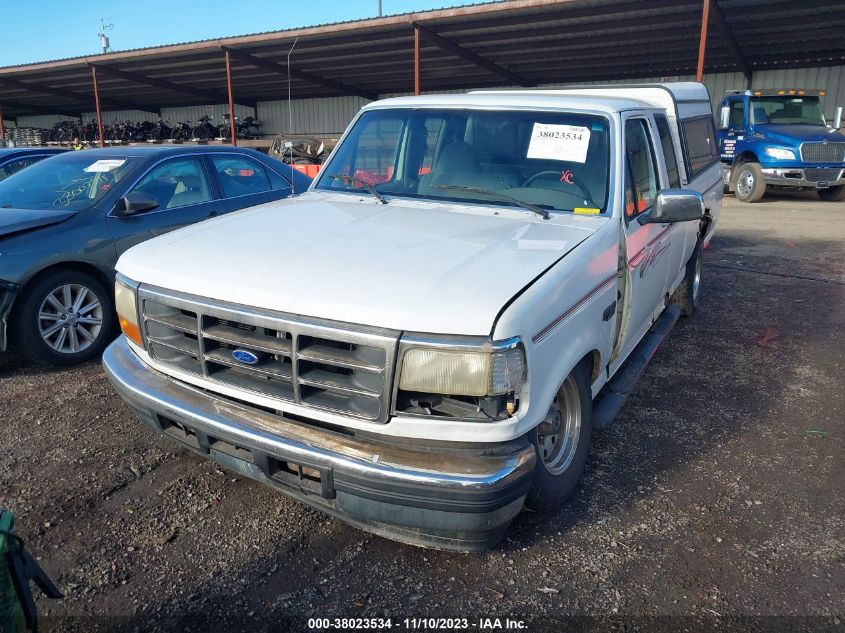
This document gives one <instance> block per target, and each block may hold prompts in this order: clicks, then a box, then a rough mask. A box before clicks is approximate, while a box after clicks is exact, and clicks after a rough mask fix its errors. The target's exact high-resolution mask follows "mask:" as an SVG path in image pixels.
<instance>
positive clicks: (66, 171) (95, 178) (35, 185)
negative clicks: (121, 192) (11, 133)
mask: <svg viewBox="0 0 845 633" xmlns="http://www.w3.org/2000/svg"><path fill="white" fill-rule="evenodd" d="M132 164H134V163H133V161H132V159H131V158H123V157H116V156H109V157H108V158H98V155H97V153H96V151H82V152H74V153H72V154H62V155H61V156H55V157H53V158H48V159H45V160H42V161H40V162H38V163H36V164H35V165H32V166H31V167H28V168H27V169H24V170H22V171H20V172H18V173H16V174H14V175H12V176H10V177H9V178H6V179H5V180H3V181H2V182H0V211H1V210H2V208H10V207H11V208H17V209H70V210H73V211H81V210H83V209H87V208H89V207H92V206H94V205H95V204H97V202H98V201H99V200H100V199H101V198H102V197H103V196H105V195H106V194H107V193H108V192H109V191H111V189H112V188H113V187H114V186H115V185H117V183H118V182H120V180H121V179H122V178H123V177H124V176H125V175H126V174H127V173H128V172H129V171H130V170H131V165H132Z"/></svg>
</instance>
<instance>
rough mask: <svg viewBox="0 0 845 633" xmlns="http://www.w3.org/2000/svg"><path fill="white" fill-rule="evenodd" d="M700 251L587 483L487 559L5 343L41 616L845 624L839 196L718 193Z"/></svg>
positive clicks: (4, 471)
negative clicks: (185, 439) (222, 449)
mask: <svg viewBox="0 0 845 633" xmlns="http://www.w3.org/2000/svg"><path fill="white" fill-rule="evenodd" d="M705 262H706V265H705V269H704V270H705V274H704V279H705V284H706V285H705V291H704V292H705V297H704V300H703V309H702V311H701V312H700V313H699V314H698V315H697V316H696V317H695V318H693V319H691V320H689V321H686V322H683V321H682V322H681V323H680V324H679V325H678V327H677V328H676V330H675V331H674V332H673V333H672V336H671V337H670V339H669V341H668V342H667V344H666V345H665V346H664V347H663V348H662V349H661V350H660V352H659V353H658V355H657V357H656V358H655V360H654V362H653V364H652V366H651V367H650V368H649V370H648V371H647V373H646V376H645V379H644V381H643V382H642V383H641V385H640V386H639V388H638V390H637V391H636V393H635V394H634V396H632V398H631V399H630V401H629V403H628V404H627V405H626V407H625V408H624V410H623V412H622V414H621V415H620V417H619V419H618V420H617V423H616V425H615V426H614V427H613V428H612V429H611V430H610V431H607V432H605V433H602V434H601V435H598V436H597V437H596V436H594V443H593V447H592V455H591V458H590V460H589V463H588V467H587V468H588V470H587V476H586V478H585V479H584V481H583V485H582V486H581V489H580V491H579V492H578V494H577V495H576V497H575V499H574V501H573V502H572V503H570V504H569V505H568V506H566V507H565V508H563V509H562V510H560V511H559V512H557V513H556V514H554V515H552V516H545V517H541V516H538V515H531V514H527V513H523V514H522V515H521V516H520V517H519V518H518V520H517V521H516V522H515V524H514V525H513V526H512V529H511V531H510V533H509V538H508V539H507V540H506V541H505V542H504V543H503V544H502V545H500V546H499V547H498V548H497V549H495V550H494V551H491V552H489V553H486V554H483V555H458V554H453V553H444V552H438V551H431V550H423V549H416V548H412V547H408V546H404V545H399V544H397V543H393V542H391V541H387V540H384V539H382V538H379V537H375V536H371V535H369V534H366V533H364V532H361V531H359V530H357V529H354V528H351V527H348V526H347V525H345V524H343V523H342V522H340V521H337V520H334V519H329V518H327V517H326V516H324V515H322V514H320V513H318V512H315V511H312V510H310V509H307V508H305V507H304V506H302V505H300V504H299V503H296V502H294V501H291V500H289V499H287V498H285V497H284V496H282V495H280V494H279V493H277V492H274V491H273V490H270V489H267V488H264V487H262V486H261V485H259V484H257V483H254V482H252V481H250V480H246V479H243V478H241V477H238V476H236V475H234V474H233V473H231V472H223V471H221V470H219V469H218V468H217V467H216V466H214V465H213V464H211V463H210V462H207V461H203V460H201V459H199V458H197V457H194V456H192V455H191V454H189V453H187V452H184V451H182V450H180V449H178V448H176V447H175V446H173V445H172V444H169V443H166V442H164V441H162V440H159V439H157V438H156V437H154V436H153V435H152V434H151V433H150V432H148V430H147V429H146V427H142V425H141V424H139V423H138V422H136V420H135V419H134V417H133V416H132V415H131V414H130V413H129V411H128V410H127V408H126V407H125V406H124V405H123V404H122V402H121V401H120V400H119V399H118V397H117V396H116V395H115V394H114V393H113V392H112V390H111V388H110V386H109V384H108V383H107V382H106V380H105V378H104V376H103V372H102V370H101V369H100V367H99V365H98V364H89V365H87V366H84V367H79V368H75V369H71V370H61V371H57V370H48V369H42V368H38V367H34V366H31V365H29V364H26V363H25V362H23V361H22V360H20V359H18V358H17V357H14V356H11V355H5V356H0V393H2V402H0V420H2V433H3V443H4V448H3V455H2V459H0V505H2V506H6V507H9V508H11V509H12V510H13V511H14V512H15V513H16V514H17V516H18V523H19V529H20V532H21V534H22V535H23V536H24V537H25V538H26V540H27V541H28V543H29V546H30V548H31V551H32V552H33V553H34V554H36V555H37V556H38V558H39V560H40V561H41V564H42V565H43V566H44V568H45V569H46V570H48V572H49V573H50V574H51V575H52V577H53V578H54V579H55V580H56V581H57V582H58V584H59V585H60V586H61V587H62V588H63V589H64V591H65V594H66V597H65V598H64V600H62V601H57V602H48V601H43V600H42V601H40V603H39V604H40V609H41V614H42V616H44V618H45V620H46V621H45V624H46V626H45V627H44V628H45V629H46V630H53V631H71V630H80V631H82V630H95V629H96V630H103V631H108V630H114V629H116V628H121V629H123V628H124V627H125V629H126V630H140V631H148V630H167V631H169V630H183V629H184V630H197V631H205V630H241V629H246V630H272V631H286V630H300V629H306V628H307V618H308V617H309V616H320V617H330V618H331V617H335V616H344V615H345V616H350V615H354V616H364V617H367V616H390V617H393V618H394V619H395V620H396V621H398V620H403V619H404V618H405V617H427V616H452V617H468V618H470V626H471V628H477V624H478V618H480V617H491V618H492V617H500V618H502V617H505V616H508V615H510V616H512V617H514V618H519V619H522V620H524V621H525V622H526V623H527V624H526V626H527V627H528V628H527V630H530V631H540V630H543V631H545V630H564V627H569V629H570V630H571V629H572V628H589V629H596V630H606V629H607V628H615V629H618V630H623V628H624V630H637V629H641V630H645V629H653V628H665V629H666V630H683V629H687V630H689V629H695V628H701V627H705V628H707V627H711V626H716V625H719V626H725V625H733V626H736V627H738V628H740V629H743V630H748V629H754V630H773V629H779V630H792V629H796V628H798V627H799V626H802V627H805V628H807V629H809V630H828V629H830V630H842V627H843V624H842V623H843V622H845V458H843V455H844V454H845V415H843V408H845V389H843V385H845V370H844V369H843V362H845V354H843V351H845V343H843V335H845V331H843V325H845V204H831V203H820V202H819V201H818V200H817V199H816V198H815V196H812V195H804V196H795V197H779V198H767V199H766V200H765V201H764V202H762V203H760V204H756V205H741V204H739V203H737V202H736V201H735V200H734V199H733V198H728V199H727V200H726V208H725V211H724V214H723V219H722V224H721V226H720V229H719V231H718V233H717V236H716V238H715V239H714V241H713V245H712V248H711V249H710V250H709V251H706V259H705ZM565 616H582V619H577V620H570V619H566V618H565ZM667 616H669V617H667ZM774 616H779V617H774ZM783 616H786V617H783ZM737 617H740V618H743V619H742V620H736V619H734V618H737ZM394 628H396V627H394ZM524 630H525V629H524Z"/></svg>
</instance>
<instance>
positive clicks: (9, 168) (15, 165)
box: [0, 156, 45, 180]
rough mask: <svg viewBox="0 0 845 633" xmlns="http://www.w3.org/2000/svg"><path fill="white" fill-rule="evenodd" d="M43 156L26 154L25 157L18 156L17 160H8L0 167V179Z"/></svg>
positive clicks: (32, 163) (4, 178)
mask: <svg viewBox="0 0 845 633" xmlns="http://www.w3.org/2000/svg"><path fill="white" fill-rule="evenodd" d="M42 158H45V157H44V156H27V157H26V158H18V159H17V160H13V161H9V162H8V163H6V164H5V165H3V166H2V167H0V180H6V178H8V177H9V176H11V175H12V174H15V173H17V172H19V171H20V170H21V169H24V168H26V167H29V166H30V165H34V164H35V163H37V162H38V161H39V160H41V159H42Z"/></svg>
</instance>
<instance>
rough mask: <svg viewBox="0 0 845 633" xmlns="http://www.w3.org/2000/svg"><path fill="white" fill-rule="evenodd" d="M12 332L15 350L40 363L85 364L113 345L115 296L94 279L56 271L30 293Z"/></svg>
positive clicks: (20, 306) (18, 311)
mask: <svg viewBox="0 0 845 633" xmlns="http://www.w3.org/2000/svg"><path fill="white" fill-rule="evenodd" d="M11 329H12V337H13V340H14V342H15V346H16V347H17V348H18V350H19V351H20V352H22V353H23V354H24V355H26V356H27V357H28V358H30V359H31V360H33V361H35V362H36V363H41V364H46V365H76V364H78V363H84V362H86V361H88V360H91V359H92V358H96V357H98V356H100V354H102V352H103V350H104V349H105V347H106V345H107V344H108V343H109V341H110V340H111V339H112V334H113V330H114V307H113V305H112V299H111V295H110V294H109V293H108V292H107V291H106V289H105V288H104V287H103V285H102V284H101V283H100V282H99V281H97V280H96V279H95V278H94V277H92V276H91V275H88V274H86V273H83V272H79V271H75V270H57V271H54V272H52V273H50V274H48V275H46V276H45V277H43V278H42V279H40V280H38V281H37V282H35V284H34V285H32V286H31V287H29V288H27V289H26V290H24V293H23V294H22V295H21V298H20V300H19V303H18V306H17V308H16V310H15V314H14V315H13V319H12V322H11Z"/></svg>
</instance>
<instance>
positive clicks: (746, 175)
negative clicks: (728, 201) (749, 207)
mask: <svg viewBox="0 0 845 633" xmlns="http://www.w3.org/2000/svg"><path fill="white" fill-rule="evenodd" d="M734 193H735V195H736V198H737V200H739V201H740V202H748V203H751V202H757V201H758V200H759V199H760V198H762V197H763V194H765V193H766V180H765V178H764V177H763V169H762V167H760V165H759V163H743V164H742V165H740V166H739V168H738V169H737V174H736V178H735V179H734Z"/></svg>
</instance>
